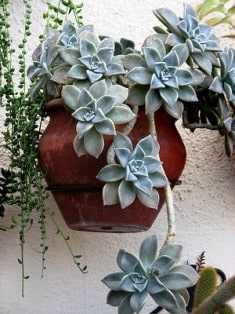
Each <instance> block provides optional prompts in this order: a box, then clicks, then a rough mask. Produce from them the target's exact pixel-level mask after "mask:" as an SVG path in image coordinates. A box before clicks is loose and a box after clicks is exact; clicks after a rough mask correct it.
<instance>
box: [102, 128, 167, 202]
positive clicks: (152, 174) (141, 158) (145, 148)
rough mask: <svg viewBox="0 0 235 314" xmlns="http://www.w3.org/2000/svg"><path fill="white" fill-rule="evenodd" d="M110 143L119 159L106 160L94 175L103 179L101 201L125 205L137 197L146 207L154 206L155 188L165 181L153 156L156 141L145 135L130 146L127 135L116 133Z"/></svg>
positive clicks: (156, 150)
mask: <svg viewBox="0 0 235 314" xmlns="http://www.w3.org/2000/svg"><path fill="white" fill-rule="evenodd" d="M114 147H115V148H114V151H115V154H116V157H117V160H118V162H119V163H113V164H108V165H107V166H105V167H104V168H102V169H101V170H100V172H99V173H98V175H97V178H98V179H100V180H102V181H105V182H107V183H106V184H105V186H104V188H103V201H104V204H105V205H112V204H117V203H120V205H121V207H122V208H125V207H127V206H129V205H130V204H132V203H133V202H134V200H135V198H136V197H137V198H138V199H139V200H140V202H141V203H143V204H144V205H146V206H147V207H152V208H157V206H158V202H159V195H158V192H157V190H156V189H155V188H159V187H163V186H165V185H166V184H167V183H168V180H167V178H166V177H165V175H164V174H163V172H162V169H161V162H160V160H159V159H158V158H157V156H158V152H159V145H158V144H157V143H156V141H155V140H154V139H153V138H152V136H151V135H149V136H147V137H145V138H143V139H141V140H140V141H139V142H138V143H137V145H136V147H135V148H134V149H133V145H132V142H131V140H130V139H129V137H127V136H126V135H124V134H123V133H118V134H117V135H116V136H115V138H114Z"/></svg>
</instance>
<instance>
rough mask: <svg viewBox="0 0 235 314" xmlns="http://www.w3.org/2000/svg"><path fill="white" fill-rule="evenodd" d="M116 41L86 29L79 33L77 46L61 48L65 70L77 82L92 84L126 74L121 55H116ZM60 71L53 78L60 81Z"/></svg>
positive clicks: (109, 81)
mask: <svg viewBox="0 0 235 314" xmlns="http://www.w3.org/2000/svg"><path fill="white" fill-rule="evenodd" d="M114 52H115V42H114V40H113V39H112V38H110V37H105V38H103V39H102V40H101V39H100V38H99V37H98V36H97V35H96V34H95V33H94V32H93V31H89V30H86V31H84V32H81V33H80V34H79V35H78V45H77V47H76V48H75V47H68V48H67V49H61V50H60V55H61V58H62V59H63V60H64V72H66V71H67V74H66V75H67V76H68V77H70V78H71V79H73V80H74V81H76V82H77V85H78V86H79V84H80V82H81V83H82V84H84V81H87V82H88V83H89V84H90V85H91V84H92V83H94V82H97V81H99V80H102V79H105V80H106V82H107V83H109V84H111V83H112V80H114V77H115V76H117V75H120V74H124V73H125V70H124V68H123V65H122V63H121V59H120V56H117V55H116V56H115V55H114ZM60 71H61V69H59V70H58V72H55V74H54V76H53V80H55V81H60Z"/></svg>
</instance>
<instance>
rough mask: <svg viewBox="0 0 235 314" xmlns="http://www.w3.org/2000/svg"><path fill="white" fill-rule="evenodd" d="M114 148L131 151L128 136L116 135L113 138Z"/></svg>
mask: <svg viewBox="0 0 235 314" xmlns="http://www.w3.org/2000/svg"><path fill="white" fill-rule="evenodd" d="M114 146H115V147H116V148H127V149H129V150H130V151H132V150H133V147H132V142H131V140H130V138H129V137H128V136H126V135H125V134H123V133H119V132H118V133H117V135H116V136H115V137H114Z"/></svg>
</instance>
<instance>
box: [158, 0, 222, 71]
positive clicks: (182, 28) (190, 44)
mask: <svg viewBox="0 0 235 314" xmlns="http://www.w3.org/2000/svg"><path fill="white" fill-rule="evenodd" d="M154 14H155V16H156V17H157V18H158V20H159V21H160V22H161V23H162V24H163V25H164V26H166V30H167V32H168V35H167V36H166V41H165V43H166V44H167V45H169V46H172V47H174V46H177V45H179V46H178V49H179V51H181V52H183V54H184V57H185V61H187V62H188V63H189V64H190V65H191V66H194V67H199V68H200V69H202V70H203V71H204V72H206V73H207V74H208V75H210V74H211V71H212V67H213V65H215V66H219V63H218V60H217V57H216V55H215V54H214V53H215V52H217V51H221V48H220V47H219V42H218V39H217V37H216V36H215V35H214V34H213V30H212V27H211V26H208V25H206V24H203V23H200V21H199V19H198V16H197V13H196V11H195V10H194V8H193V7H192V6H191V5H189V4H184V13H183V17H182V18H179V17H178V16H177V15H176V14H175V13H174V12H173V11H171V10H170V9H167V8H159V9H156V10H154ZM155 30H156V31H157V32H158V33H163V34H165V33H166V31H165V30H162V29H161V27H155Z"/></svg>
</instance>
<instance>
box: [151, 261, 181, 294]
mask: <svg viewBox="0 0 235 314" xmlns="http://www.w3.org/2000/svg"><path fill="white" fill-rule="evenodd" d="M175 263H176V260H175V259H174V258H172V257H170V256H166V255H161V256H159V257H158V258H157V259H156V261H155V262H154V263H153V264H152V266H151V268H152V269H156V270H157V271H158V276H161V274H165V273H167V272H168V271H169V269H170V268H171V267H172V266H173V265H174V264H175ZM160 281H161V280H160ZM162 284H163V283H162ZM155 293H156V292H155Z"/></svg>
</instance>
